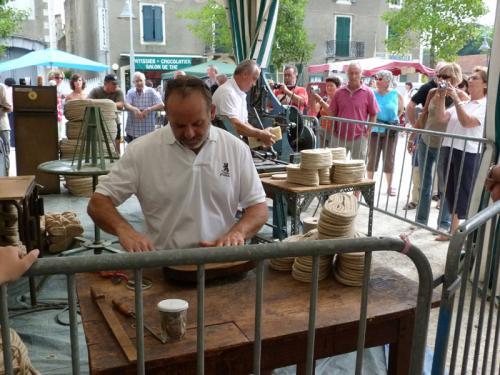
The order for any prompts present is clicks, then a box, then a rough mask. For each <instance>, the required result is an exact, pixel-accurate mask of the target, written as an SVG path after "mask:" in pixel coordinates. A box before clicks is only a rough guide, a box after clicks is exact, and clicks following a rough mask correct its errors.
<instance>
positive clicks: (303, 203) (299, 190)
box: [260, 174, 375, 240]
mask: <svg viewBox="0 0 500 375" xmlns="http://www.w3.org/2000/svg"><path fill="white" fill-rule="evenodd" d="M260 177H261V181H262V186H263V187H264V190H265V191H266V194H267V196H268V197H269V198H271V199H272V200H273V226H274V231H273V235H274V237H276V238H279V239H280V240H283V239H284V238H286V237H287V217H288V211H289V210H288V207H290V219H291V220H290V235H294V234H299V232H300V230H299V229H300V214H301V213H302V212H304V211H305V210H306V209H307V208H308V207H309V205H310V204H311V202H312V200H313V199H314V198H317V199H318V200H319V202H320V203H324V202H325V201H326V199H328V196H330V195H331V194H335V193H340V192H353V191H360V192H361V194H362V196H363V198H364V200H365V202H366V204H367V205H368V208H369V212H368V231H367V235H368V236H371V234H372V224H373V197H374V194H375V181H374V180H368V179H363V180H361V181H359V182H354V183H351V184H329V185H319V186H305V185H298V184H294V183H290V182H288V181H286V180H275V179H273V178H271V176H269V174H264V175H261V176H260Z"/></svg>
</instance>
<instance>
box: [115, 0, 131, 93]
mask: <svg viewBox="0 0 500 375" xmlns="http://www.w3.org/2000/svg"><path fill="white" fill-rule="evenodd" d="M118 18H119V19H127V18H128V20H129V25H130V54H129V60H130V88H132V87H134V74H135V54H134V25H133V22H132V20H133V19H135V17H134V13H132V0H126V1H125V5H124V6H123V9H122V12H121V13H120V15H119V16H118Z"/></svg>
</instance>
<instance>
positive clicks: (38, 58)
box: [0, 48, 108, 72]
mask: <svg viewBox="0 0 500 375" xmlns="http://www.w3.org/2000/svg"><path fill="white" fill-rule="evenodd" d="M27 66H48V67H52V66H57V67H59V68H68V69H81V70H90V71H93V72H103V71H105V70H108V66H107V65H105V64H101V63H98V62H96V61H92V60H89V59H86V58H84V57H80V56H76V55H73V54H71V53H68V52H64V51H60V50H58V49H53V48H48V49H44V50H38V51H33V52H30V53H27V54H26V55H24V56H21V57H19V58H17V59H13V60H9V61H5V62H4V63H1V64H0V72H5V71H7V70H15V69H19V68H24V67H27Z"/></svg>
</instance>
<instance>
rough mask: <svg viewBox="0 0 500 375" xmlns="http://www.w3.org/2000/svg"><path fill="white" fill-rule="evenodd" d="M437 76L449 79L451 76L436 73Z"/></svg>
mask: <svg viewBox="0 0 500 375" xmlns="http://www.w3.org/2000/svg"><path fill="white" fill-rule="evenodd" d="M437 77H438V78H441V79H450V78H451V76H448V75H446V74H438V75H437Z"/></svg>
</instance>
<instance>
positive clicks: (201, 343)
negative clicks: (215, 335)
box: [196, 264, 205, 375]
mask: <svg viewBox="0 0 500 375" xmlns="http://www.w3.org/2000/svg"><path fill="white" fill-rule="evenodd" d="M196 280H197V285H198V289H197V304H198V306H197V307H196V325H197V327H196V374H197V375H203V374H204V373H205V265H204V264H199V265H198V269H197V272H196Z"/></svg>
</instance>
